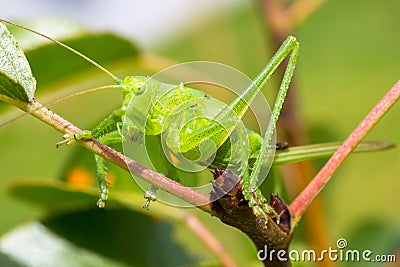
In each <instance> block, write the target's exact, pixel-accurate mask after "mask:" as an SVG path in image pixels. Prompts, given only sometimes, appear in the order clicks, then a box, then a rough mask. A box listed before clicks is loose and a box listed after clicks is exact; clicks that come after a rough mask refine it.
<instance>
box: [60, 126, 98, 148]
mask: <svg viewBox="0 0 400 267" xmlns="http://www.w3.org/2000/svg"><path fill="white" fill-rule="evenodd" d="M63 138H64V140H63V141H61V142H57V143H56V147H57V148H58V147H59V146H62V145H63V144H65V145H66V146H72V145H73V144H74V143H75V142H76V140H81V139H90V138H92V132H91V131H87V130H83V131H82V132H80V133H77V134H72V133H66V134H64V135H63Z"/></svg>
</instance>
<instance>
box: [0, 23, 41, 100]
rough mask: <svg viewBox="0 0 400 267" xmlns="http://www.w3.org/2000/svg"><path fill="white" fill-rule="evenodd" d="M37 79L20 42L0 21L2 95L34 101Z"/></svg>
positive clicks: (0, 91) (0, 88)
mask: <svg viewBox="0 0 400 267" xmlns="http://www.w3.org/2000/svg"><path fill="white" fill-rule="evenodd" d="M35 89H36V81H35V78H34V77H33V76H32V72H31V68H30V66H29V63H28V61H27V59H26V57H25V55H24V52H23V51H22V50H21V48H20V46H19V44H18V43H17V41H16V40H15V39H14V37H13V36H12V35H11V33H10V32H9V31H8V30H7V28H6V27H5V26H4V24H3V23H0V95H5V96H8V97H11V98H12V99H18V100H21V101H24V102H32V101H33V98H34V94H35Z"/></svg>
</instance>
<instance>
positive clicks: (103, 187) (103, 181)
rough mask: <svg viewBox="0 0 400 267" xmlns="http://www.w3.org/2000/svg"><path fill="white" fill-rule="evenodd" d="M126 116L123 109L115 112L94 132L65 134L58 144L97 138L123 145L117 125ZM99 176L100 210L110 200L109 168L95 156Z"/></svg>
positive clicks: (103, 141) (70, 143)
mask: <svg viewBox="0 0 400 267" xmlns="http://www.w3.org/2000/svg"><path fill="white" fill-rule="evenodd" d="M124 114H125V108H123V107H121V108H118V109H116V110H115V111H113V112H112V113H111V114H110V115H109V116H108V117H107V118H105V119H104V120H103V121H102V122H101V123H100V124H99V125H98V126H96V127H95V128H94V129H93V130H92V131H88V130H84V131H82V132H81V133H78V134H65V135H64V140H63V141H61V142H59V143H56V146H57V147H59V146H60V145H62V144H66V145H67V146H71V145H73V144H74V143H75V142H76V141H77V140H81V139H91V138H97V139H99V141H100V142H102V143H104V144H106V145H110V144H115V143H121V140H122V139H121V138H122V137H121V134H120V132H119V131H117V130H113V131H111V132H109V131H110V130H112V129H115V128H116V126H117V124H118V123H120V122H121V117H122V116H123V115H124ZM95 160H96V167H97V175H98V180H99V189H100V193H99V194H100V196H99V200H98V202H97V206H98V207H99V208H103V207H104V206H105V202H106V200H107V199H108V188H109V183H108V182H107V166H106V163H105V160H104V158H102V157H100V156H98V155H95Z"/></svg>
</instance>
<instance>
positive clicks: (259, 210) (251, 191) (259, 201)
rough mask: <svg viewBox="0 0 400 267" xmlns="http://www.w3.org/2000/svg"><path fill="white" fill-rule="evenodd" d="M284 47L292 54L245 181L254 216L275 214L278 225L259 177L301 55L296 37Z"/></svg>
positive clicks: (245, 192)
mask: <svg viewBox="0 0 400 267" xmlns="http://www.w3.org/2000/svg"><path fill="white" fill-rule="evenodd" d="M284 45H285V48H284V49H283V51H282V52H283V53H284V54H285V57H286V55H288V54H289V53H290V52H291V55H290V58H289V62H288V65H287V67H286V70H285V74H284V76H283V79H282V82H281V85H280V88H279V92H278V96H277V99H276V102H275V105H274V108H273V111H272V115H271V119H270V121H269V123H268V126H267V130H266V132H265V135H264V138H263V142H262V146H261V149H260V151H259V156H258V158H257V159H256V161H255V163H254V166H253V169H252V171H251V174H250V176H249V177H248V178H246V179H244V180H243V194H244V197H245V199H246V200H247V201H248V202H249V206H250V207H251V208H252V209H253V212H254V214H255V215H257V216H259V215H261V216H263V217H264V218H265V219H266V220H267V219H268V215H267V214H273V215H274V216H275V217H276V219H277V222H278V224H279V215H278V214H277V213H276V212H275V210H274V209H273V208H272V207H270V206H269V205H268V201H267V200H266V198H265V197H264V196H263V194H262V193H261V191H260V190H259V189H258V188H257V181H258V180H259V179H258V176H259V174H260V171H261V168H262V166H263V163H264V162H265V161H266V159H267V156H268V154H267V151H268V149H269V143H270V141H271V138H272V136H273V134H274V131H275V127H276V123H277V121H278V118H279V114H280V111H281V109H282V106H283V103H284V101H285V97H286V93H287V90H288V89H289V85H290V81H291V79H292V76H293V72H294V69H295V66H296V62H297V58H298V53H299V43H298V42H297V41H296V39H295V38H294V37H291V36H289V37H288V38H287V39H286V41H285V42H284V44H283V45H282V46H281V48H280V49H279V50H281V49H282V47H283V46H284ZM279 50H278V51H279Z"/></svg>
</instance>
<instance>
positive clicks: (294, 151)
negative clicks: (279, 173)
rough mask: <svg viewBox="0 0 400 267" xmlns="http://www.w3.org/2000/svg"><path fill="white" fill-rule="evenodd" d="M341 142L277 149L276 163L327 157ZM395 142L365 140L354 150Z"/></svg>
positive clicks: (384, 146) (376, 149)
mask: <svg viewBox="0 0 400 267" xmlns="http://www.w3.org/2000/svg"><path fill="white" fill-rule="evenodd" d="M341 144H342V143H341V142H331V143H322V144H312V145H304V146H294V147H289V148H288V149H285V150H278V151H276V154H275V158H274V164H278V165H280V164H288V163H293V162H298V161H303V160H310V159H318V158H327V157H330V156H332V155H333V153H335V151H336V150H338V149H339V147H340V146H341ZM394 146H395V145H394V144H393V143H390V142H385V141H364V142H362V143H360V144H359V145H358V146H357V147H356V148H355V149H354V152H372V151H380V150H384V149H390V148H394Z"/></svg>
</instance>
